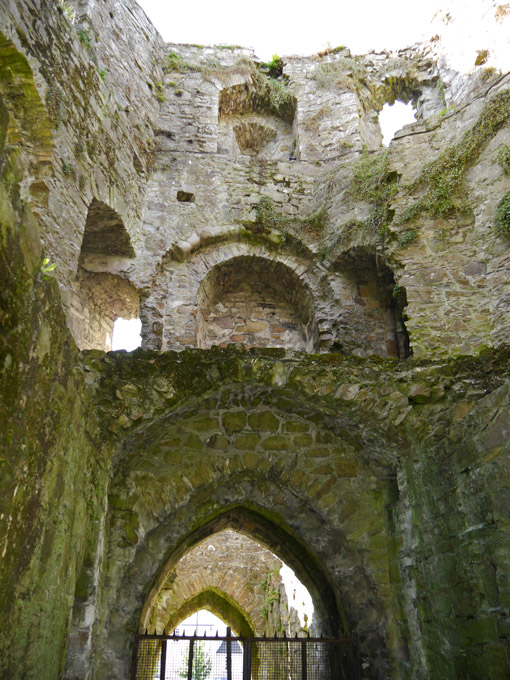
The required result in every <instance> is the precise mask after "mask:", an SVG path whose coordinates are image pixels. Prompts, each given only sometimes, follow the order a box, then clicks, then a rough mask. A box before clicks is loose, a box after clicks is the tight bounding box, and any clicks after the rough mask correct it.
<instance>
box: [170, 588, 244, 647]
mask: <svg viewBox="0 0 510 680" xmlns="http://www.w3.org/2000/svg"><path fill="white" fill-rule="evenodd" d="M200 609H207V611H210V612H211V613H212V614H214V615H215V616H217V617H218V618H219V619H221V620H222V621H223V623H225V624H226V625H227V626H230V627H231V628H232V630H233V631H234V633H235V634H236V635H242V636H243V637H255V635H256V632H257V631H256V630H255V626H254V624H253V622H252V621H251V619H250V617H249V616H248V614H247V613H246V612H245V611H244V609H243V608H242V607H241V606H240V605H239V603H237V602H236V601H235V600H233V599H232V598H231V597H230V596H229V595H228V594H227V593H225V592H224V591H222V590H219V589H218V588H206V589H205V590H202V592H200V593H198V594H196V595H194V596H193V597H191V598H190V599H189V600H187V601H186V602H185V603H184V604H183V605H182V606H181V607H180V608H179V609H178V610H177V611H176V612H174V613H172V615H171V616H170V617H169V618H168V620H167V622H166V624H165V627H164V632H165V633H166V634H167V635H168V634H170V633H172V632H173V631H174V630H175V629H176V628H177V626H178V625H179V624H180V623H181V622H182V621H184V619H186V618H188V616H191V614H194V613H195V612H196V611H199V610H200Z"/></svg>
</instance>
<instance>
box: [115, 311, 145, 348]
mask: <svg viewBox="0 0 510 680" xmlns="http://www.w3.org/2000/svg"><path fill="white" fill-rule="evenodd" d="M141 330H142V322H141V320H140V319H123V318H121V317H119V318H118V319H116V320H115V322H114V324H113V335H112V350H117V349H125V350H127V351H128V352H132V351H133V350H134V349H136V348H137V347H140V346H141V344H142V336H141Z"/></svg>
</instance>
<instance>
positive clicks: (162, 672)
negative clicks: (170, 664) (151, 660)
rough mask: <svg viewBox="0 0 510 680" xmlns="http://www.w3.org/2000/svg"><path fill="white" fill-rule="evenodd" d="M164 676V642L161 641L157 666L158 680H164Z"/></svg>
mask: <svg viewBox="0 0 510 680" xmlns="http://www.w3.org/2000/svg"><path fill="white" fill-rule="evenodd" d="M165 675H166V640H163V639H162V640H161V659H160V664H159V677H160V680H165Z"/></svg>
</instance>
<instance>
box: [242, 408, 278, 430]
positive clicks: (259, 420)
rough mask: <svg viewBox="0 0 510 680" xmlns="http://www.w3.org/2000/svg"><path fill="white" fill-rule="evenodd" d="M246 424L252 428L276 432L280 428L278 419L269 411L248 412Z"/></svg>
mask: <svg viewBox="0 0 510 680" xmlns="http://www.w3.org/2000/svg"><path fill="white" fill-rule="evenodd" d="M248 425H249V426H250V427H251V428H252V430H262V431H265V432H277V431H278V429H279V428H280V421H279V420H278V418H277V417H276V416H275V415H274V414H273V413H272V412H271V411H259V412H257V413H250V415H249V416H248Z"/></svg>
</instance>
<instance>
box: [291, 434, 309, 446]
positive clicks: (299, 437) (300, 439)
mask: <svg viewBox="0 0 510 680" xmlns="http://www.w3.org/2000/svg"><path fill="white" fill-rule="evenodd" d="M293 439H294V446H299V447H303V446H312V444H313V443H314V442H313V437H312V435H311V434H296V435H294V437H293Z"/></svg>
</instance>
